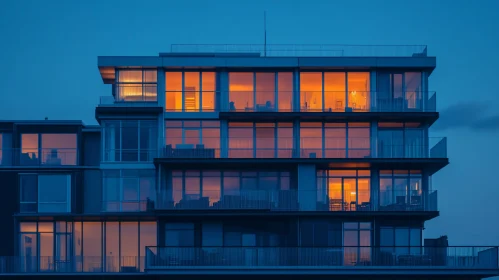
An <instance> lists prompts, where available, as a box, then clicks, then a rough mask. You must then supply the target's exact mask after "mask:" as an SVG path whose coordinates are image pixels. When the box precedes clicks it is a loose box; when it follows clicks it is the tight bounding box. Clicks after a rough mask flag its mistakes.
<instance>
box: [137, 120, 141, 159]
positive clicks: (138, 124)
mask: <svg viewBox="0 0 499 280" xmlns="http://www.w3.org/2000/svg"><path fill="white" fill-rule="evenodd" d="M140 123H141V121H137V138H138V139H137V160H138V161H139V162H140Z"/></svg>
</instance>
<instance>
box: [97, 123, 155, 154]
mask: <svg viewBox="0 0 499 280" xmlns="http://www.w3.org/2000/svg"><path fill="white" fill-rule="evenodd" d="M125 122H136V124H137V126H132V127H133V128H134V129H135V132H136V137H137V149H124V148H123V142H124V141H123V127H129V126H123V123H125ZM144 123H150V125H147V126H146V125H144ZM110 124H117V126H116V125H110ZM141 125H144V126H143V127H150V128H152V132H153V135H150V136H151V139H152V141H153V144H155V145H153V148H149V149H144V148H142V147H141V146H142V145H141V131H142V130H141V128H143V127H142V126H141ZM103 130H104V131H103V133H102V137H101V147H103V148H102V152H101V153H102V156H101V160H102V162H125V163H144V162H152V161H153V159H154V157H156V156H157V151H158V138H159V136H158V122H157V120H151V119H144V120H137V119H135V120H106V121H104V123H103ZM111 130H114V131H113V132H110V131H111ZM116 130H119V139H118V143H119V148H116V147H114V148H113V149H111V148H109V147H107V145H110V146H111V142H110V140H109V139H107V137H108V136H109V138H112V137H114V138H116V136H117V135H116V134H117V133H116ZM135 132H134V133H135ZM108 134H109V135H108ZM154 134H155V135H154ZM112 135H114V136H112ZM154 142H155V143H154ZM115 143H116V140H115ZM115 143H113V144H112V146H116V145H115ZM128 151H131V152H134V151H136V154H137V155H136V156H137V160H123V154H124V152H125V153H126V152H128ZM144 155H145V156H144ZM142 156H144V157H145V159H144V160H142ZM116 157H117V158H118V159H116ZM111 158H113V159H111Z"/></svg>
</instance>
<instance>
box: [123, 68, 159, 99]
mask: <svg viewBox="0 0 499 280" xmlns="http://www.w3.org/2000/svg"><path fill="white" fill-rule="evenodd" d="M156 79H157V72H156V70H119V71H118V79H117V81H116V85H115V92H116V94H115V95H116V96H115V97H116V100H117V101H127V102H128V101H132V102H133V101H147V102H149V101H151V102H155V101H157V81H156Z"/></svg>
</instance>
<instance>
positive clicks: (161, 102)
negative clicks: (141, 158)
mask: <svg viewBox="0 0 499 280" xmlns="http://www.w3.org/2000/svg"><path fill="white" fill-rule="evenodd" d="M157 83H158V86H157V91H158V106H160V107H162V108H163V110H162V112H161V113H160V114H158V142H157V146H158V153H156V156H161V151H162V150H163V147H164V146H165V143H166V138H165V109H166V92H165V91H166V80H165V69H163V68H158V76H157Z"/></svg>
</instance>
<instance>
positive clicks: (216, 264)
mask: <svg viewBox="0 0 499 280" xmlns="http://www.w3.org/2000/svg"><path fill="white" fill-rule="evenodd" d="M497 255H498V247H492V246H491V247H426V246H424V247H423V246H420V247H367V246H364V247H360V246H358V247H357V246H356V247H347V246H343V247H313V248H308V247H147V248H146V266H145V270H146V271H147V272H152V273H165V274H168V273H179V272H181V271H185V272H188V271H189V272H191V273H193V272H194V271H196V273H221V272H220V271H223V273H235V274H248V273H260V274H264V273H272V274H276V273H278V274H310V273H311V274H337V275H338V274H352V273H358V274H366V273H368V272H371V273H372V274H385V273H386V274H393V273H394V272H395V271H394V270H396V273H400V274H408V275H409V274H410V275H413V274H414V273H415V270H418V271H419V272H418V273H422V271H425V272H426V273H425V274H432V273H436V274H440V275H441V274H443V273H450V274H456V275H460V274H462V273H473V272H474V273H480V272H481V273H489V274H491V275H497V274H498V272H499V270H498V269H499V267H498V257H497ZM479 271H480V272H479Z"/></svg>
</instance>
